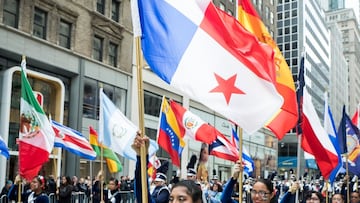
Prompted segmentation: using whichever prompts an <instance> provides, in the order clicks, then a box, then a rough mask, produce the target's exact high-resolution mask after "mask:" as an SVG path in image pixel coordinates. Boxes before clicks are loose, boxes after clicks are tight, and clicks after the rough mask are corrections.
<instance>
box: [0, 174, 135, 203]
mask: <svg viewBox="0 0 360 203" xmlns="http://www.w3.org/2000/svg"><path fill="white" fill-rule="evenodd" d="M101 180H102V172H101V171H100V172H99V173H98V175H97V176H96V177H94V178H93V179H91V178H90V177H84V178H78V177H77V176H73V177H72V178H70V177H69V176H62V177H61V178H60V182H59V184H57V181H56V180H55V179H54V177H53V176H52V175H50V176H48V177H47V178H45V177H43V176H41V175H39V176H36V177H34V178H33V179H32V180H30V181H27V180H25V179H21V178H20V176H19V175H18V176H16V178H15V180H14V182H13V181H11V180H7V181H6V184H5V186H4V187H3V188H2V191H1V195H0V197H1V199H0V202H11V201H15V202H18V199H19V198H21V199H20V200H21V202H31V203H48V202H50V197H52V198H53V199H52V201H51V202H58V203H70V202H74V201H73V198H74V195H76V194H81V195H82V196H83V197H84V198H82V200H83V201H86V202H90V199H91V201H92V202H93V203H100V201H101V200H104V202H109V203H120V202H121V201H122V202H124V203H125V202H128V200H130V199H133V198H132V197H131V195H130V194H131V193H132V191H133V182H134V181H133V180H130V177H129V176H121V179H120V180H117V179H116V178H113V177H111V178H109V180H108V181H107V182H106V183H105V182H104V184H103V187H101ZM19 185H21V188H20V190H19ZM57 185H58V186H57ZM101 188H103V191H102V192H101ZM19 191H20V193H21V195H19ZM101 194H102V195H103V198H101ZM4 197H6V199H4ZM79 202H81V201H79Z"/></svg>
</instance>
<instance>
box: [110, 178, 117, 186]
mask: <svg viewBox="0 0 360 203" xmlns="http://www.w3.org/2000/svg"><path fill="white" fill-rule="evenodd" d="M110 181H114V183H115V185H116V186H118V185H119V181H118V180H117V179H116V178H114V177H111V178H110V179H109V182H110Z"/></svg>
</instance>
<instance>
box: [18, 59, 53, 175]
mask: <svg viewBox="0 0 360 203" xmlns="http://www.w3.org/2000/svg"><path fill="white" fill-rule="evenodd" d="M25 71H26V61H25V59H23V60H22V62H21V101H20V128H19V170H20V175H21V176H22V177H23V178H25V179H27V180H31V179H32V178H34V177H35V176H37V175H38V173H39V171H40V169H41V167H42V165H43V164H44V163H45V162H47V161H48V160H49V155H50V153H51V151H52V149H53V146H54V139H55V133H54V130H53V129H52V127H51V124H50V122H49V119H48V118H47V117H46V115H45V113H44V110H43V109H42V107H41V106H40V104H39V103H38V101H37V100H36V98H35V96H34V93H33V91H32V88H31V86H30V83H29V81H28V80H27V76H26V72H25Z"/></svg>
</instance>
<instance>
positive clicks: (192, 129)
mask: <svg viewBox="0 0 360 203" xmlns="http://www.w3.org/2000/svg"><path fill="white" fill-rule="evenodd" d="M169 103H170V107H171V110H172V111H173V112H174V116H175V118H176V120H177V123H178V126H179V127H181V128H180V129H179V130H180V134H183V133H185V135H186V136H189V137H190V138H191V139H193V140H196V141H199V142H205V143H207V144H210V143H212V142H213V141H214V140H215V139H216V137H217V135H219V134H221V133H220V132H219V131H218V130H216V128H214V127H213V126H211V125H209V124H207V123H205V121H203V120H202V119H201V118H200V117H199V116H197V115H195V114H193V113H192V112H191V111H189V110H186V109H185V108H184V107H183V106H181V105H180V104H178V103H176V102H175V101H173V100H170V102H169Z"/></svg>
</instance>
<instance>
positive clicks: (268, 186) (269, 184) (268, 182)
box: [255, 179, 277, 203]
mask: <svg viewBox="0 0 360 203" xmlns="http://www.w3.org/2000/svg"><path fill="white" fill-rule="evenodd" d="M255 183H262V184H264V185H265V186H266V189H268V190H269V192H270V193H272V194H273V193H274V184H273V183H272V181H271V180H269V179H258V180H257V181H256V182H255ZM276 202H277V201H276V195H275V194H274V195H273V197H272V198H271V200H270V203H276Z"/></svg>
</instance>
